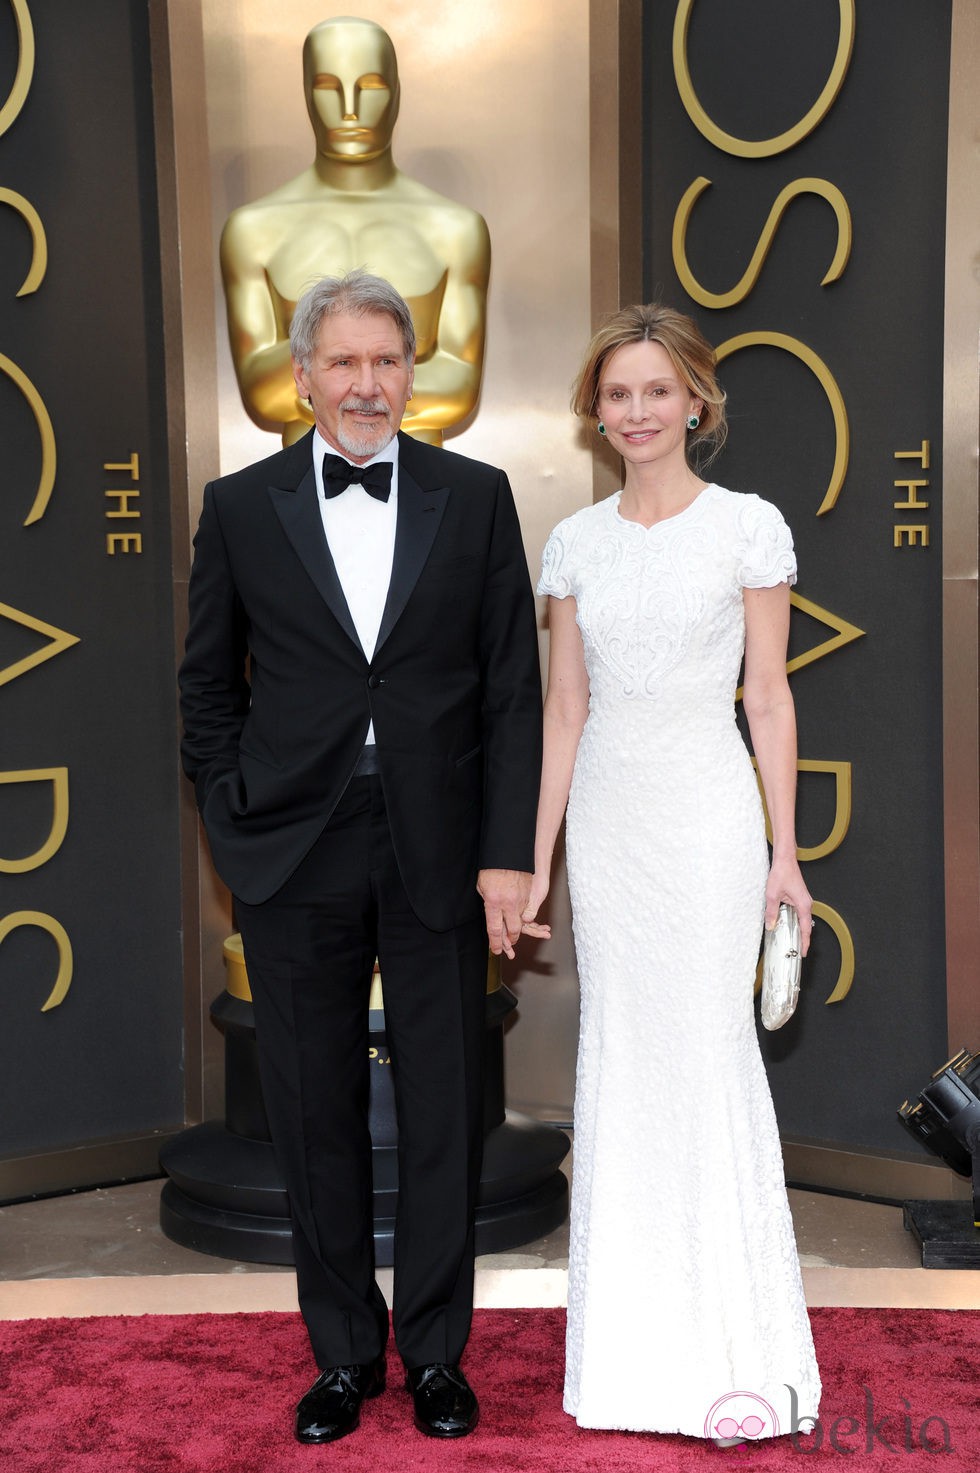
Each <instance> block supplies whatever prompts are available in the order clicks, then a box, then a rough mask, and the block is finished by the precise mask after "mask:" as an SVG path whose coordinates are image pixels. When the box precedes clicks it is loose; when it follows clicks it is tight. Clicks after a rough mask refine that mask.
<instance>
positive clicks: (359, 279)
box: [289, 266, 415, 373]
mask: <svg viewBox="0 0 980 1473" xmlns="http://www.w3.org/2000/svg"><path fill="white" fill-rule="evenodd" d="M374 312H378V313H381V314H383V315H384V316H385V317H390V318H391V319H392V320H393V322H394V324H395V326H396V327H397V328H398V331H399V334H400V336H401V340H402V346H403V347H404V349H405V357H406V359H407V360H408V362H409V363H411V362H412V361H413V360H414V358H415V326H414V324H413V322H412V313H411V310H410V309H409V305H408V303H407V302H406V301H405V299H404V297H402V296H401V295H400V294H399V293H398V292H396V291H395V288H394V287H393V286H392V284H391V282H390V281H385V279H384V277H383V276H371V275H370V274H369V273H368V272H367V271H365V270H364V269H363V267H360V266H359V267H358V268H357V270H355V271H348V273H347V275H346V276H322V277H321V278H320V280H319V281H317V282H315V283H314V285H313V286H311V287H310V288H309V289H308V290H307V291H305V292H304V293H303V295H302V296H301V297H300V299H299V301H298V302H297V303H296V311H295V312H294V313H293V320H292V323H291V325H290V328H289V351H290V352H291V353H292V355H293V357H294V358H295V359H296V361H297V363H299V364H300V365H301V366H302V368H303V369H304V371H305V372H307V373H308V372H309V370H310V365H311V364H312V362H313V354H314V352H315V351H316V345H317V339H318V338H319V336H320V325H321V323H322V322H323V319H324V317H326V315H327V314H328V313H330V314H331V315H334V314H340V313H344V314H347V315H349V316H351V317H366V316H368V315H369V314H371V313H374Z"/></svg>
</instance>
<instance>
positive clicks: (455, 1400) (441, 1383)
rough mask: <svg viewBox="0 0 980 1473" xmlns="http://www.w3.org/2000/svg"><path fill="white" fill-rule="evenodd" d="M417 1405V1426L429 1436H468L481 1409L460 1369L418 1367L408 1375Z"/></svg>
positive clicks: (450, 1367) (442, 1366) (406, 1380)
mask: <svg viewBox="0 0 980 1473" xmlns="http://www.w3.org/2000/svg"><path fill="white" fill-rule="evenodd" d="M405 1385H406V1386H407V1387H408V1390H409V1391H410V1392H411V1393H412V1399H413V1400H414V1402H415V1425H416V1427H417V1428H418V1429H419V1431H420V1432H424V1433H425V1435H426V1436H427V1437H465V1436H466V1434H467V1432H472V1431H473V1428H474V1427H475V1426H476V1424H477V1422H478V1421H479V1420H480V1408H479V1406H478V1404H477V1400H476V1397H475V1396H474V1395H473V1392H472V1391H471V1389H470V1386H469V1383H468V1382H467V1380H466V1377H465V1376H464V1375H463V1373H462V1371H461V1370H460V1369H459V1366H444V1365H431V1366H416V1367H415V1368H414V1369H413V1370H411V1371H408V1372H407V1373H406V1376H405Z"/></svg>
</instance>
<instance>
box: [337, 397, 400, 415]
mask: <svg viewBox="0 0 980 1473" xmlns="http://www.w3.org/2000/svg"><path fill="white" fill-rule="evenodd" d="M340 407H341V409H342V410H346V411H348V412H351V413H354V414H388V413H389V412H390V411H389V409H388V401H387V400H386V399H353V398H352V399H345V400H344V402H343V403H342V404H341V406H340Z"/></svg>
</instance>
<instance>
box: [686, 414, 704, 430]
mask: <svg viewBox="0 0 980 1473" xmlns="http://www.w3.org/2000/svg"><path fill="white" fill-rule="evenodd" d="M700 423H701V417H700V415H697V414H689V415H688V416H687V427H688V429H689V430H696V429H697V427H698V425H699V424H700Z"/></svg>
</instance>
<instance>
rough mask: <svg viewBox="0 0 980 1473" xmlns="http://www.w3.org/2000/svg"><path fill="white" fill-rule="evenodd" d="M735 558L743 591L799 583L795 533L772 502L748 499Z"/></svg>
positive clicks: (740, 520)
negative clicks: (794, 543)
mask: <svg viewBox="0 0 980 1473" xmlns="http://www.w3.org/2000/svg"><path fill="white" fill-rule="evenodd" d="M735 556H736V560H737V563H738V581H739V584H740V585H741V587H742V588H775V586H776V584H777V583H789V584H790V585H792V584H794V583H795V582H796V554H795V552H794V551H793V534H792V533H791V532H790V530H789V527H788V526H787V525H786V523H785V521H784V520H783V516H782V513H781V512H780V511H779V510H778V509H777V508H776V507H775V506H773V505H772V503H771V502H770V501H763V500H762V499H761V498H760V497H758V496H746V497H745V500H744V503H743V505H742V506H741V507H740V508H739V513H738V537H737V541H736V544H735Z"/></svg>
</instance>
